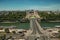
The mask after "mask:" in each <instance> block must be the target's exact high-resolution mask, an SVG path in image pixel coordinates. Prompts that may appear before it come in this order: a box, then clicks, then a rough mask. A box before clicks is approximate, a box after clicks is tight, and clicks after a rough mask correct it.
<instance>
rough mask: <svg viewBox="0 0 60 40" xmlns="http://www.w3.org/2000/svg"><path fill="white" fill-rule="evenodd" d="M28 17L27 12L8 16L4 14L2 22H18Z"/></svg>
mask: <svg viewBox="0 0 60 40" xmlns="http://www.w3.org/2000/svg"><path fill="white" fill-rule="evenodd" d="M25 15H26V13H25V11H21V12H19V11H18V12H12V11H10V12H8V14H6V13H3V14H1V15H0V21H6V20H8V21H16V20H20V19H22V18H24V17H25Z"/></svg>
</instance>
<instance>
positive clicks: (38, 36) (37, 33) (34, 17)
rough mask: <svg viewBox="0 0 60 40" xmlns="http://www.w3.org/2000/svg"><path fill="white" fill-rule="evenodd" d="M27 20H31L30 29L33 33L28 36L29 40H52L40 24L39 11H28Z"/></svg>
mask: <svg viewBox="0 0 60 40" xmlns="http://www.w3.org/2000/svg"><path fill="white" fill-rule="evenodd" d="M26 18H28V19H29V20H30V29H29V30H31V31H32V33H31V34H30V35H28V37H27V40H50V37H49V34H48V32H46V31H44V30H43V28H42V27H41V26H40V24H39V23H38V19H40V16H39V15H38V12H37V11H27V12H26Z"/></svg>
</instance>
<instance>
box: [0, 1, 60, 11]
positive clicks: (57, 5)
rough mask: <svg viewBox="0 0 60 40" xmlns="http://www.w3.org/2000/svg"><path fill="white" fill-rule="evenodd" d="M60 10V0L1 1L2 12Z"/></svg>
mask: <svg viewBox="0 0 60 40" xmlns="http://www.w3.org/2000/svg"><path fill="white" fill-rule="evenodd" d="M31 9H33V10H55V11H56V10H60V0H0V11H2V10H31Z"/></svg>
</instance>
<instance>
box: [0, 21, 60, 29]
mask: <svg viewBox="0 0 60 40" xmlns="http://www.w3.org/2000/svg"><path fill="white" fill-rule="evenodd" d="M29 25H30V24H29V23H0V26H5V27H9V26H16V28H20V29H29ZM40 25H41V27H55V26H60V22H40Z"/></svg>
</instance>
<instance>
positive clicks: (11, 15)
mask: <svg viewBox="0 0 60 40" xmlns="http://www.w3.org/2000/svg"><path fill="white" fill-rule="evenodd" d="M0 14H1V13H0ZM39 15H40V16H41V17H42V20H60V13H59V14H57V13H56V14H55V13H53V12H50V14H49V13H48V12H43V11H39ZM25 16H26V11H17V12H16V11H9V12H8V14H7V13H3V14H1V15H0V21H6V20H7V21H17V20H20V19H22V18H25Z"/></svg>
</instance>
